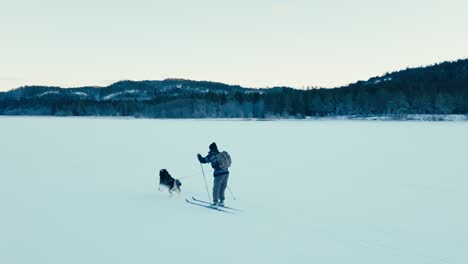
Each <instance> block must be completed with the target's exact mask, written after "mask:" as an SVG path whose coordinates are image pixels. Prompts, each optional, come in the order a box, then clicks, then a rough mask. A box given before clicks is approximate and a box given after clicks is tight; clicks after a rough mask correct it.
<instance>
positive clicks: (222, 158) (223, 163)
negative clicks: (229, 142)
mask: <svg viewBox="0 0 468 264" xmlns="http://www.w3.org/2000/svg"><path fill="white" fill-rule="evenodd" d="M216 161H217V162H218V166H219V168H220V169H222V170H224V169H227V168H229V167H231V163H232V161H231V156H229V154H228V153H227V152H226V151H223V152H220V153H218V154H216Z"/></svg>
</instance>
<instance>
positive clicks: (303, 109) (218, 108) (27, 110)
mask: <svg viewBox="0 0 468 264" xmlns="http://www.w3.org/2000/svg"><path fill="white" fill-rule="evenodd" d="M155 85H157V86H155ZM84 89H85V90H84ZM99 89H101V90H99ZM104 89H108V90H104ZM62 90H68V89H60V88H54V89H53V90H48V89H47V87H30V88H29V89H26V88H24V89H23V90H21V91H20V90H19V89H18V90H14V91H11V93H12V94H15V96H12V95H11V94H10V96H9V95H8V93H2V94H0V114H2V115H52V116H54V115H55V116H135V117H149V118H272V117H279V118H281V117H283V118H289V117H296V118H302V117H306V116H320V117H323V116H343V115H352V116H370V115H372V116H375V115H406V114H465V115H466V114H468V60H460V61H456V62H445V63H442V64H438V65H433V66H430V67H424V68H423V67H421V68H414V69H407V70H403V71H400V72H394V73H390V74H386V75H384V76H382V77H376V78H371V79H369V80H368V81H360V82H357V83H354V84H351V85H348V86H346V87H340V88H334V89H323V88H322V89H317V88H314V89H307V90H301V89H292V88H287V87H276V88H270V89H243V88H241V87H239V86H228V85H225V84H220V83H212V82H196V81H188V80H169V81H146V82H119V83H117V84H114V85H112V86H111V87H109V88H89V87H88V88H82V90H80V91H86V92H87V93H91V92H93V91H95V90H99V91H98V92H96V93H98V94H101V97H98V96H97V95H96V96H93V97H79V96H78V97H77V96H70V94H66V95H60V96H59V95H58V94H59V93H60V92H61V91H62ZM39 91H40V95H39V96H34V95H37V94H38V93H39ZM103 91H106V93H104V92H103ZM117 91H118V92H117ZM126 91H131V93H125V92H126ZM67 92H68V91H67ZM45 94H48V95H47V96H43V95H45ZM117 94H120V97H112V99H109V100H103V99H102V98H111V96H113V95H117ZM26 95H27V96H26Z"/></svg>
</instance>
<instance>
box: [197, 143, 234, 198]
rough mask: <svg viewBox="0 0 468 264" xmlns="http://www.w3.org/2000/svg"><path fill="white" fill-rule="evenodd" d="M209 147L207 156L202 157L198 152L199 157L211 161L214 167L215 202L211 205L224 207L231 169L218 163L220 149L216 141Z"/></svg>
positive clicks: (203, 161)
mask: <svg viewBox="0 0 468 264" xmlns="http://www.w3.org/2000/svg"><path fill="white" fill-rule="evenodd" d="M209 148H210V151H209V152H208V155H207V156H206V157H202V155H200V154H197V158H198V161H200V162H201V163H211V167H212V168H213V169H214V172H213V176H214V181H213V204H212V205H211V206H213V207H217V206H221V207H224V198H225V196H224V191H225V190H226V187H227V183H228V178H229V170H228V169H227V168H221V167H220V165H219V163H218V160H217V157H216V156H217V154H219V150H218V146H216V143H214V142H213V143H211V145H210V147H209Z"/></svg>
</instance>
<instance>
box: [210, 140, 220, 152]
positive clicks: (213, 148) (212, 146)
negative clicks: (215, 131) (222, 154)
mask: <svg viewBox="0 0 468 264" xmlns="http://www.w3.org/2000/svg"><path fill="white" fill-rule="evenodd" d="M210 151H218V146H216V143H214V142H213V143H211V144H210Z"/></svg>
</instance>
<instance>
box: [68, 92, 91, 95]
mask: <svg viewBox="0 0 468 264" xmlns="http://www.w3.org/2000/svg"><path fill="white" fill-rule="evenodd" d="M72 94H74V95H78V96H88V94H87V93H84V92H73V93H72Z"/></svg>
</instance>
